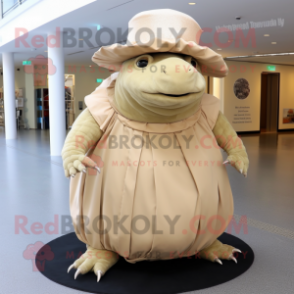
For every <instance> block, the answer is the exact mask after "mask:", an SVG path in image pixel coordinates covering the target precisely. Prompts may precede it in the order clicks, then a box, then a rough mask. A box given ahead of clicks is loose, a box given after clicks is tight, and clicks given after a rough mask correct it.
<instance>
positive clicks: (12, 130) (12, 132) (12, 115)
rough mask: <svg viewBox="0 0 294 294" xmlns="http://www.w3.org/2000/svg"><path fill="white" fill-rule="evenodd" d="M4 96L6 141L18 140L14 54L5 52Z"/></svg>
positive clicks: (3, 55) (3, 57)
mask: <svg viewBox="0 0 294 294" xmlns="http://www.w3.org/2000/svg"><path fill="white" fill-rule="evenodd" d="M2 60H3V92H4V93H3V94H4V111H5V137H6V140H11V139H16V137H17V131H16V110H15V89H14V58H13V53H10V52H8V53H7V52H3V53H2Z"/></svg>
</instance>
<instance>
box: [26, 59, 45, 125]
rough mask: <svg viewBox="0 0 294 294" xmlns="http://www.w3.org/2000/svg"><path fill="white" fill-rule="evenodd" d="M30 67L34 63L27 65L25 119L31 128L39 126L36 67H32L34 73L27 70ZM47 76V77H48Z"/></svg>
mask: <svg viewBox="0 0 294 294" xmlns="http://www.w3.org/2000/svg"><path fill="white" fill-rule="evenodd" d="M28 67H34V65H33V64H32V65H25V66H24V72H25V74H24V75H25V91H24V92H25V95H24V96H25V98H26V111H25V113H24V119H25V122H26V126H27V128H29V129H36V128H37V121H36V116H37V113H36V103H37V102H36V100H35V99H36V98H35V85H34V69H32V71H33V72H32V73H30V72H29V70H26V68H28ZM46 78H47V77H46Z"/></svg>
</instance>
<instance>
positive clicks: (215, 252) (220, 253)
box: [199, 240, 241, 265]
mask: <svg viewBox="0 0 294 294" xmlns="http://www.w3.org/2000/svg"><path fill="white" fill-rule="evenodd" d="M235 252H238V253H241V251H240V250H239V249H236V248H234V247H232V246H230V245H226V244H223V243H221V242H220V241H219V240H215V241H214V243H212V245H210V246H209V247H208V248H205V249H203V250H201V251H200V252H199V253H200V257H201V258H203V259H207V260H210V261H212V262H217V263H219V264H221V265H222V264H223V263H222V261H221V259H224V260H233V261H234V262H235V263H237V259H236V258H235V257H234V253H235Z"/></svg>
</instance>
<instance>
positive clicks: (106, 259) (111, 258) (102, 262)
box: [67, 246, 119, 282]
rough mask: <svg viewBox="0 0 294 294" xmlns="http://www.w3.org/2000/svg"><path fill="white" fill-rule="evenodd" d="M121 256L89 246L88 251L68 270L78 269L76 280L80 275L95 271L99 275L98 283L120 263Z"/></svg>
mask: <svg viewBox="0 0 294 294" xmlns="http://www.w3.org/2000/svg"><path fill="white" fill-rule="evenodd" d="M118 259H119V256H118V254H116V253H115V252H113V251H108V250H98V249H94V248H92V247H90V246H88V249H87V251H86V252H85V253H84V254H83V255H82V256H81V257H80V258H79V259H77V260H76V261H75V262H74V263H73V264H72V265H71V266H70V267H69V268H68V270H67V272H68V273H69V272H70V270H71V269H72V268H75V269H77V270H76V272H75V276H74V278H75V279H76V278H77V277H78V275H79V274H82V275H84V274H86V273H88V272H90V271H93V272H94V273H95V274H96V275H97V282H99V281H100V279H101V277H102V276H103V275H104V274H105V273H106V272H107V271H108V270H109V269H110V268H111V267H112V266H113V265H114V264H116V262H117V261H118Z"/></svg>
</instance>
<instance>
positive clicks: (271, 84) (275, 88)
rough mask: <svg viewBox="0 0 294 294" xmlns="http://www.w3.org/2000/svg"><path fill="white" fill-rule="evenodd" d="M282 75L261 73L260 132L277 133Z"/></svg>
mask: <svg viewBox="0 0 294 294" xmlns="http://www.w3.org/2000/svg"><path fill="white" fill-rule="evenodd" d="M279 95H280V74H279V73H269V72H263V73H261V105H260V131H261V132H277V131H278V122H279Z"/></svg>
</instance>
